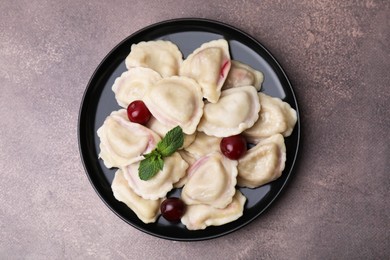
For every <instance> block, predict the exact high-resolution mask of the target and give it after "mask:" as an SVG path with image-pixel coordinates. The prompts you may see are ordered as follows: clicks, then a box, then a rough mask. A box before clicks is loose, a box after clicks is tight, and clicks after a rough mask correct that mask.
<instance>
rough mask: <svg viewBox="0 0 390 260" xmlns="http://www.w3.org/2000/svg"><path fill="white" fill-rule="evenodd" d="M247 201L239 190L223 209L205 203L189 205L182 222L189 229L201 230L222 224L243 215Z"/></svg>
mask: <svg viewBox="0 0 390 260" xmlns="http://www.w3.org/2000/svg"><path fill="white" fill-rule="evenodd" d="M245 202H246V198H245V196H244V195H242V193H241V192H240V191H238V190H237V191H236V193H235V195H234V197H233V200H232V202H231V203H230V204H229V205H228V206H227V207H225V208H223V209H217V208H214V207H212V206H209V205H203V204H200V205H189V206H187V210H186V213H185V214H184V216H183V217H182V218H181V222H182V223H183V224H184V225H185V226H186V227H187V229H189V230H201V229H205V228H206V227H208V226H220V225H223V224H226V223H229V222H232V221H234V220H236V219H238V218H239V217H241V216H242V214H243V211H244V205H245Z"/></svg>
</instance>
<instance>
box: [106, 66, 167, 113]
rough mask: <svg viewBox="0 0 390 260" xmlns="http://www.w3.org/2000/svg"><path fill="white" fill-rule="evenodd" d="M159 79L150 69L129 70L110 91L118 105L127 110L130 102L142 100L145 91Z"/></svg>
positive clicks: (116, 81)
mask: <svg viewBox="0 0 390 260" xmlns="http://www.w3.org/2000/svg"><path fill="white" fill-rule="evenodd" d="M160 79H161V76H160V74H158V73H157V72H155V71H154V70H152V69H149V68H142V67H137V68H130V69H129V70H128V71H125V72H123V73H122V75H121V76H120V77H118V78H117V79H116V80H115V82H114V85H113V86H112V91H113V92H114V93H115V98H116V101H117V102H118V104H119V105H120V106H121V107H123V108H127V106H128V105H129V104H130V103H131V102H133V101H135V100H142V99H143V98H144V96H145V93H146V91H147V90H148V89H149V88H150V87H151V86H152V85H154V84H155V83H156V82H157V81H159V80H160Z"/></svg>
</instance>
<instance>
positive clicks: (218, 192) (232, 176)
mask: <svg viewBox="0 0 390 260" xmlns="http://www.w3.org/2000/svg"><path fill="white" fill-rule="evenodd" d="M187 175H188V180H187V183H186V185H184V188H183V189H182V193H181V197H182V199H183V201H184V202H185V203H186V204H187V205H196V204H205V205H210V206H213V207H215V208H224V207H226V206H227V205H228V204H229V203H230V202H231V201H232V199H233V195H234V193H235V186H236V183H237V180H236V177H237V161H235V160H229V159H228V158H226V157H225V156H223V155H222V154H221V153H212V154H209V155H206V156H204V157H202V158H200V159H199V160H197V161H196V162H195V163H194V164H193V165H192V166H191V167H190V168H189V169H188V173H187Z"/></svg>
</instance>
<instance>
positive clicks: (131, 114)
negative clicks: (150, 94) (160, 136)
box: [127, 100, 152, 125]
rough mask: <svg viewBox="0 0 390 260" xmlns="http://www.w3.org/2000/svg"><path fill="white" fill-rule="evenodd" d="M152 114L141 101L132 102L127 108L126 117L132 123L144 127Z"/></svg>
mask: <svg viewBox="0 0 390 260" xmlns="http://www.w3.org/2000/svg"><path fill="white" fill-rule="evenodd" d="M151 116H152V114H150V111H149V109H148V108H147V107H146V105H145V103H144V102H143V101H141V100H136V101H133V102H131V103H130V104H129V106H128V107H127V117H128V118H129V120H130V121H131V122H133V123H138V124H141V125H146V123H147V122H148V121H149V119H150V117H151Z"/></svg>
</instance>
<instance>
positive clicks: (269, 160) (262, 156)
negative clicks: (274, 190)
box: [237, 134, 286, 188]
mask: <svg viewBox="0 0 390 260" xmlns="http://www.w3.org/2000/svg"><path fill="white" fill-rule="evenodd" d="M285 162H286V146H285V144H284V138H283V136H282V135H281V134H276V135H273V136H271V137H268V138H266V139H263V140H261V141H260V142H259V143H258V144H257V145H256V146H255V147H253V148H251V149H249V150H248V151H247V152H246V154H245V155H244V156H243V157H242V158H241V159H239V160H238V167H237V168H238V177H237V184H238V185H239V186H241V187H248V188H256V187H259V186H261V185H264V184H266V183H268V182H271V181H273V180H276V179H277V178H279V177H280V176H281V175H282V172H283V170H284V166H285Z"/></svg>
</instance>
